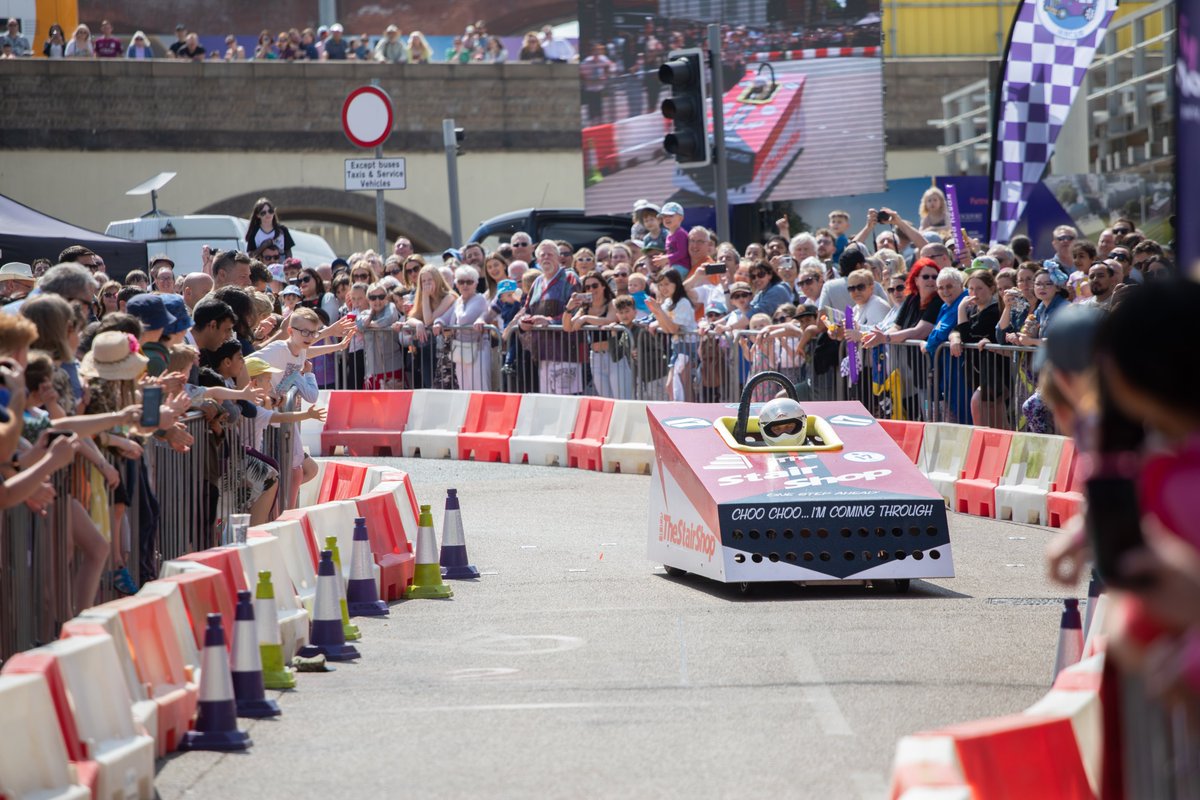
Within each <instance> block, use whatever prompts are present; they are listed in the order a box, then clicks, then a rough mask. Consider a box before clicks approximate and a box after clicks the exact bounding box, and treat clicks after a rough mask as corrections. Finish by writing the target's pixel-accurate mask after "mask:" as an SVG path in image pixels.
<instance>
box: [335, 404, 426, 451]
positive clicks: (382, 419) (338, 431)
mask: <svg viewBox="0 0 1200 800" xmlns="http://www.w3.org/2000/svg"><path fill="white" fill-rule="evenodd" d="M411 405H412V392H411V391H407V390H404V391H378V392H357V391H333V392H330V393H329V405H328V407H327V409H326V417H325V428H324V430H323V431H322V432H321V454H322V455H333V452H334V449H335V448H336V447H337V446H338V445H344V446H345V448H346V452H347V453H348V454H350V455H352V456H375V455H382V452H381V451H383V450H387V451H388V453H389V454H390V455H394V456H398V455H400V438H401V434H402V433H404V426H405V424H406V423H407V422H408V409H409V406H411Z"/></svg>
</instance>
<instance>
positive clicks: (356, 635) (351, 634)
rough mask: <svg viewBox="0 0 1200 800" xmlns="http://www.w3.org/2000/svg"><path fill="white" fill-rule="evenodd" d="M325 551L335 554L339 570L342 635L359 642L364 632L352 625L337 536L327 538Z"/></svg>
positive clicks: (334, 557)
mask: <svg viewBox="0 0 1200 800" xmlns="http://www.w3.org/2000/svg"><path fill="white" fill-rule="evenodd" d="M325 549H326V550H328V551H329V552H330V553H333V566H334V567H335V568H336V569H337V587H338V602H339V603H340V604H341V607H342V634H343V635H344V636H345V637H346V641H347V642H357V641H358V640H359V639H361V638H362V631H360V630H359V629H358V626H357V625H351V624H350V609H349V607H347V605H346V583H345V581H343V580H342V556H341V554H340V553H339V552H338V544H337V537H336V536H326V537H325Z"/></svg>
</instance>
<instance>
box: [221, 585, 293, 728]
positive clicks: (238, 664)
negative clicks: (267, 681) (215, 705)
mask: <svg viewBox="0 0 1200 800" xmlns="http://www.w3.org/2000/svg"><path fill="white" fill-rule="evenodd" d="M237 598H238V602H237V610H236V611H235V612H234V615H233V653H232V660H233V670H232V673H233V675H232V677H233V696H234V697H235V698H236V699H237V715H238V716H239V717H251V718H259V717H277V716H279V715H280V714H282V713H283V711H282V710H281V709H280V708H279V704H278V703H276V702H275V701H274V700H269V699H267V696H266V692H265V690H264V689H263V673H262V654H261V653H259V651H258V631H257V630H255V625H254V603H253V602H252V601H251V600H250V592H249V591H241V592H238V593H237Z"/></svg>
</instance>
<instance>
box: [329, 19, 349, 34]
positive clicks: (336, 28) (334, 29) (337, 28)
mask: <svg viewBox="0 0 1200 800" xmlns="http://www.w3.org/2000/svg"><path fill="white" fill-rule="evenodd" d="M345 30H346V29H345V28H343V27H342V23H340V22H335V23H333V24H332V25H330V26H329V32H330V33H342V32H344V31H345Z"/></svg>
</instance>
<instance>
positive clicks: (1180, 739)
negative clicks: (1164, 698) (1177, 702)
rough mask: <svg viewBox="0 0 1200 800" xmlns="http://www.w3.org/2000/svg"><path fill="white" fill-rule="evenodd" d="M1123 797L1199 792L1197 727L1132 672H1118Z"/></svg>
mask: <svg viewBox="0 0 1200 800" xmlns="http://www.w3.org/2000/svg"><path fill="white" fill-rule="evenodd" d="M1120 688H1121V698H1120V704H1121V723H1122V724H1121V737H1122V747H1123V750H1124V752H1123V753H1122V763H1123V766H1124V779H1125V796H1126V797H1131V798H1137V797H1153V798H1159V800H1185V798H1195V797H1200V732H1198V730H1197V728H1196V727H1195V725H1194V723H1193V722H1192V721H1190V720H1189V719H1188V715H1187V712H1186V711H1185V710H1184V709H1183V708H1181V707H1178V706H1176V707H1174V708H1169V707H1167V706H1164V705H1163V704H1162V703H1161V701H1160V700H1158V699H1157V698H1154V697H1151V696H1150V695H1149V694H1148V693H1147V692H1146V689H1145V685H1144V683H1143V681H1142V678H1141V676H1140V675H1138V674H1132V673H1131V674H1123V675H1122V676H1121V684H1120Z"/></svg>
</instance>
